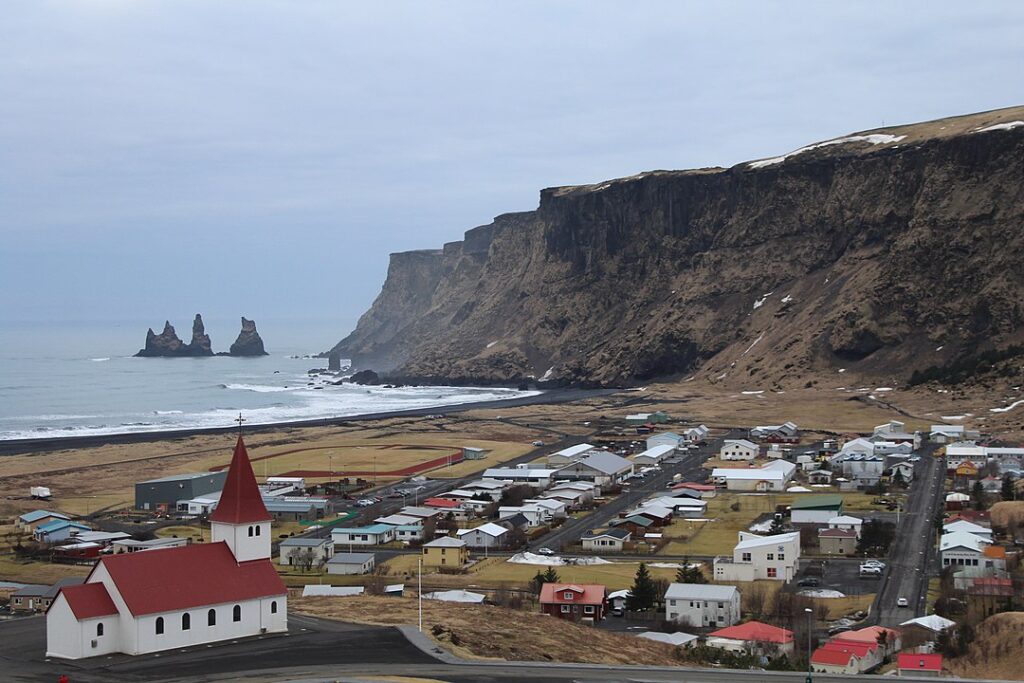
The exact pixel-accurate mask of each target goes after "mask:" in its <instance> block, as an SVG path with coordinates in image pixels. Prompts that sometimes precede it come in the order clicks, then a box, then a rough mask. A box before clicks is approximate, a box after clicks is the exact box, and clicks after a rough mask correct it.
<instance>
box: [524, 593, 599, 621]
mask: <svg viewBox="0 0 1024 683" xmlns="http://www.w3.org/2000/svg"><path fill="white" fill-rule="evenodd" d="M607 594H608V590H607V589H606V588H605V587H604V586H601V585H598V584H575V583H545V584H544V585H543V586H542V587H541V590H540V609H541V612H543V613H544V614H548V615H551V616H553V617H559V618H560V619H568V620H570V621H579V620H581V619H593V620H594V621H595V622H596V621H600V620H601V619H604V617H605V613H606V612H607V610H608V596H607Z"/></svg>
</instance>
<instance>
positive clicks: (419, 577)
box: [416, 555, 423, 633]
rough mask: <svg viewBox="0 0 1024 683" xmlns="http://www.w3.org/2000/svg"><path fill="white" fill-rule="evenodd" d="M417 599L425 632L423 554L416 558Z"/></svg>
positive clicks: (421, 627) (421, 624)
mask: <svg viewBox="0 0 1024 683" xmlns="http://www.w3.org/2000/svg"><path fill="white" fill-rule="evenodd" d="M416 596H417V598H416V600H417V607H418V608H419V613H420V614H419V622H420V633H423V556H422V555H420V556H419V557H418V558H416Z"/></svg>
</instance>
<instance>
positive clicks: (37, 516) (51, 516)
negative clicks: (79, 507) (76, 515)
mask: <svg viewBox="0 0 1024 683" xmlns="http://www.w3.org/2000/svg"><path fill="white" fill-rule="evenodd" d="M55 520H63V521H71V518H70V517H68V516H67V515H64V514H61V513H59V512H52V511H50V510H33V511H32V512H26V513H25V514H23V515H20V516H19V517H18V519H16V520H14V525H15V526H16V527H17V528H19V529H21V530H22V531H27V532H29V533H32V532H34V531H35V530H36V528H37V527H39V526H42V525H43V524H48V523H49V522H53V521H55Z"/></svg>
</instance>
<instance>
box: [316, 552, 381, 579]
mask: <svg viewBox="0 0 1024 683" xmlns="http://www.w3.org/2000/svg"><path fill="white" fill-rule="evenodd" d="M374 566H375V556H374V554H373V553H338V554H336V555H335V556H334V557H332V558H331V559H329V560H328V561H327V573H328V574H344V575H352V574H369V573H370V572H372V571H373V568H374Z"/></svg>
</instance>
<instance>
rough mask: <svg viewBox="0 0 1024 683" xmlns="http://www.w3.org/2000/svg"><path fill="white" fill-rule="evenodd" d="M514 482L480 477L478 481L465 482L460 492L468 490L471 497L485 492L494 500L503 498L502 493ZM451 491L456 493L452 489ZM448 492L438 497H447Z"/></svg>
mask: <svg viewBox="0 0 1024 683" xmlns="http://www.w3.org/2000/svg"><path fill="white" fill-rule="evenodd" d="M512 484H513V482H511V481H509V480H507V479H505V480H500V479H478V480H476V481H473V482H470V483H468V484H464V485H463V486H461V487H460V488H459V491H460V492H466V493H468V494H469V496H468V497H469V498H472V497H473V496H476V495H479V494H483V495H485V496H487V497H488V498H490V499H491V500H493V501H497V500H498V499H500V498H501V494H502V493H504V492H505V491H506V490H508V489H509V488H511V487H512ZM451 493H455V492H454V491H452V492H451ZM445 495H446V494H441V495H439V496H438V498H443V497H445Z"/></svg>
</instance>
